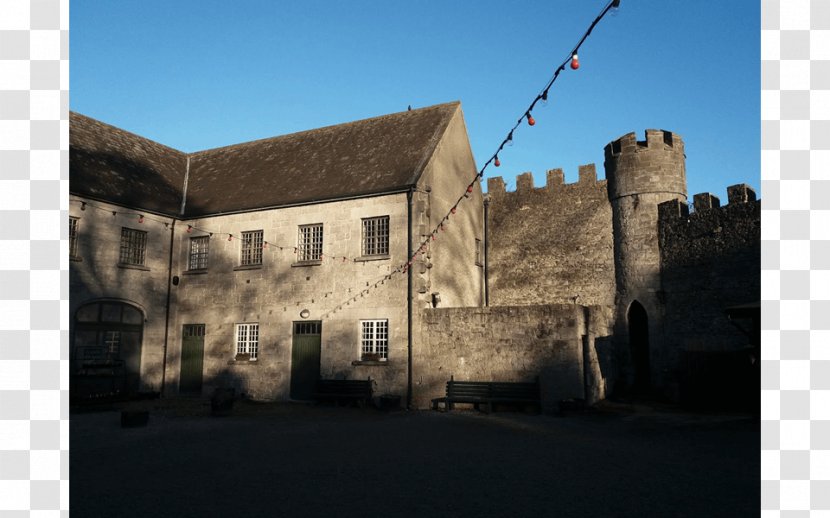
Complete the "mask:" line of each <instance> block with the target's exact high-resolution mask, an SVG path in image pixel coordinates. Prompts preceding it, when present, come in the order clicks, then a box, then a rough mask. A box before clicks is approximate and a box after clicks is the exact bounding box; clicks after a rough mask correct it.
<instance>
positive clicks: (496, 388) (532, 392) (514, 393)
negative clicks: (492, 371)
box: [491, 382, 539, 399]
mask: <svg viewBox="0 0 830 518" xmlns="http://www.w3.org/2000/svg"><path fill="white" fill-rule="evenodd" d="M491 390H492V392H491V397H493V398H508V399H539V383H502V382H493V383H492V384H491Z"/></svg>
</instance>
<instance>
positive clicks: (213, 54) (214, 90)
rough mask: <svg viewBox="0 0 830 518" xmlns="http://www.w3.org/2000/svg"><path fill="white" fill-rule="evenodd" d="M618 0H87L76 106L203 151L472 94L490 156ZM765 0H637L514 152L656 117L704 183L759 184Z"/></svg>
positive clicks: (518, 169)
mask: <svg viewBox="0 0 830 518" xmlns="http://www.w3.org/2000/svg"><path fill="white" fill-rule="evenodd" d="M604 5H605V0H600V1H594V0H547V1H521V2H519V1H502V2H495V1H489V0H480V1H475V2H473V1H461V0H457V1H451V2H438V1H429V2H427V1H417V0H412V1H408V2H403V1H401V2H397V1H386V2H383V1H379V0H378V1H367V0H350V1H348V2H346V1H338V2H336V1H334V0H330V1H322V0H310V1H303V2H287V1H253V0H252V1H239V2H225V1H213V0H200V1H186V0H177V1H173V2H171V1H169V0H167V1H164V2H162V1H156V0H143V1H140V2H139V1H132V0H123V1H117V2H92V1H90V0H73V2H72V6H71V10H70V80H71V83H70V89H71V90H70V92H71V93H70V105H71V109H72V110H74V111H78V112H80V113H83V114H85V115H89V116H91V117H94V118H97V119H99V120H102V121H104V122H107V123H110V124H113V125H115V126H119V127H122V128H124V129H127V130H129V131H133V132H135V133H138V134H140V135H142V136H145V137H147V138H151V139H153V140H156V141H158V142H161V143H163V144H166V145H169V146H171V147H174V148H177V149H180V150H182V151H197V150H200V149H207V148H211V147H217V146H223V145H228V144H234V143H238V142H244V141H248V140H254V139H258V138H265V137H270V136H275V135H282V134H286V133H292V132H296V131H301V130H306V129H311V128H316V127H321V126H327V125H331V124H338V123H341V122H348V121H352V120H357V119H364V118H368V117H374V116H377V115H383V114H386V113H392V112H398V111H403V110H406V108H407V106H408V105H412V106H413V107H414V108H417V107H423V106H428V105H432V104H438V103H443V102H448V101H453V100H460V101H461V103H462V108H463V111H464V116H465V120H466V124H467V130H468V133H469V136H470V143H471V146H472V149H473V155H474V156H475V159H476V162H477V163H478V165H479V167H480V166H482V165H483V164H484V162H485V161H486V160H487V159H488V158H489V157H490V156H492V154H493V152H494V151H495V150H496V148H497V147H498V145H499V144H500V143H501V141H502V139H504V137H505V136H506V134H507V132H508V131H509V129H510V128H511V127H512V126H513V124H514V123H515V122H516V120H517V119H518V118H519V117H520V116H521V115H522V114H523V113H524V111H525V110H526V109H527V107H528V105H529V104H530V102H531V101H532V100H533V99H534V98H535V96H536V95H537V94H538V93H539V92H540V91H541V90H542V88H543V87H544V85H545V84H546V82H547V81H548V80H549V79H550V77H551V76H552V74H553V72H554V70H555V68H556V67H557V66H558V65H559V64H560V63H561V62H562V61H563V60H564V59H565V58H566V57H567V56H568V54H569V52H570V50H571V49H572V48H573V46H574V45H575V44H576V42H577V41H578V40H579V38H580V36H581V35H582V34H583V32H584V31H585V30H586V29H587V27H588V25H589V24H590V23H591V21H592V20H593V19H594V18H595V17H596V16H597V14H599V12H600V11H601V10H602V8H603V7H604ZM759 27H760V5H759V2H758V1H757V0H731V1H726V2H705V3H699V2H688V1H681V0H622V1H621V5H620V9H619V10H618V11H617V12H616V13H615V14H609V15H608V16H606V17H605V18H604V19H603V20H602V21H601V22H600V24H599V25H598V26H597V27H596V28H595V29H594V31H593V33H592V35H591V36H590V37H589V38H588V40H587V41H586V42H585V44H584V45H583V47H582V49H581V51H580V53H579V56H580V62H581V67H580V69H579V70H578V71H571V70H570V69H566V71H565V72H564V73H563V74H562V75H561V76H560V78H559V79H558V80H557V81H556V83H555V85H554V87H553V88H552V89H551V91H550V100H549V102H548V104H547V106H544V107H542V106H537V108H536V109H535V110H534V112H533V115H534V118H535V119H536V125H535V126H533V127H532V128H531V127H529V126H527V125H526V124H522V125H521V126H520V127H519V129H518V130H517V131H516V132H515V133H514V142H515V143H514V145H513V146H512V147H509V148H506V149H505V151H504V152H502V153H501V154H500V159H501V162H502V166H501V167H500V168H497V169H496V168H494V167H492V166H490V167H489V168H488V169H487V172H486V177H490V176H503V177H504V178H505V180H506V181H507V182H508V188H511V189H512V188H513V187H514V186H515V181H514V178H515V175H516V174H519V173H522V172H526V171H531V172H533V174H534V177H535V182H536V185H537V186H541V185H544V181H545V180H544V179H545V172H546V171H547V170H548V169H552V168H556V167H561V168H563V169H564V170H565V176H566V181H568V182H573V181H576V179H577V167H578V165H579V164H586V163H592V162H593V163H596V164H597V170H598V174H599V176H600V177H603V176H604V172H603V168H602V162H603V147H604V146H605V144H607V143H608V142H610V141H611V140H614V139H616V138H617V137H619V136H621V135H623V134H625V133H628V132H631V131H636V132H637V134H638V138H640V139H642V138H644V136H643V135H644V130H645V129H646V128H657V129H667V130H671V131H674V132H676V133H678V134H680V135H681V136H682V137H683V139H684V140H685V142H686V155H687V163H686V169H687V179H688V188H689V193H690V195H691V194H694V193H697V192H704V191H709V192H712V193H714V194H715V195H717V196H719V197H720V198H721V200H722V201H724V202H725V198H726V186H728V185H732V184H735V183H749V184H750V185H752V186H753V187H755V188H756V189H759V188H760V151H759V146H760V123H759V121H760V94H759V92H760V79H759V73H760V66H759V65H760V44H759V41H760V30H759Z"/></svg>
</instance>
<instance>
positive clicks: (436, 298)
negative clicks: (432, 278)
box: [432, 291, 441, 308]
mask: <svg viewBox="0 0 830 518" xmlns="http://www.w3.org/2000/svg"><path fill="white" fill-rule="evenodd" d="M439 302H441V294H440V293H438V292H437V291H436V292H435V293H433V294H432V307H434V308H437V307H438V303H439Z"/></svg>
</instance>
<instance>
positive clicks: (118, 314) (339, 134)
mask: <svg viewBox="0 0 830 518" xmlns="http://www.w3.org/2000/svg"><path fill="white" fill-rule="evenodd" d="M605 157H606V158H605V174H606V178H607V180H597V177H596V171H595V167H594V166H593V165H588V166H582V167H580V171H579V181H578V182H577V183H574V184H565V183H564V176H563V173H562V171H561V170H552V171H550V172H548V181H547V185H546V186H545V187H542V188H534V187H533V180H532V176H531V175H530V174H529V173H526V174H524V175H521V176H519V178H518V179H517V189H516V191H515V192H506V190H505V184H504V182H503V181H502V179H501V178H491V179H490V180H489V182H488V194H487V195H486V196H485V195H483V194H482V192H481V189H480V186H479V183H478V182H477V181H474V179H475V178H476V172H477V170H476V166H475V162H474V159H473V156H472V153H471V150H470V145H469V142H468V139H467V133H466V128H465V125H464V119H463V115H462V112H461V108H460V104H459V103H449V104H443V105H437V106H432V107H428V108H423V109H419V110H412V111H407V112H402V113H396V114H391V115H386V116H383V117H377V118H373V119H367V120H362V121H357V122H352V123H347V124H341V125H337V126H331V127H327V128H320V129H316V130H311V131H306V132H301V133H296V134H292V135H286V136H282V137H275V138H270V139H264V140H258V141H254V142H247V143H243V144H238V145H233V146H228V147H223V148H218V149H211V150H206V151H200V152H196V153H183V152H180V151H177V150H174V149H171V148H168V147H165V146H163V145H160V144H158V143H155V142H152V141H149V140H147V139H145V138H142V137H140V136H137V135H134V134H131V133H128V132H126V131H123V130H120V129H118V128H114V127H112V126H109V125H106V124H103V123H101V122H98V121H95V120H93V119H90V118H88V117H85V116H82V115H79V114H74V113H73V114H71V118H70V192H71V203H70V237H71V259H72V262H71V263H70V265H71V268H70V283H71V290H72V291H71V300H70V306H71V314H70V328H71V329H70V331H71V335H72V337H73V338H72V339H73V347H72V359H73V369H74V370H73V374H74V377H73V379H74V380H75V385H74V387H75V388H76V389H77V391H78V392H77V393H82V392H84V391H93V392H94V391H99V392H100V391H102V390H104V391H106V390H108V389H110V390H111V389H113V387H116V388H117V389H118V390H128V391H129V390H132V391H137V390H141V391H148V390H152V391H162V392H164V393H165V394H186V393H195V394H206V393H209V392H210V391H211V390H212V389H213V388H214V387H218V386H233V387H235V388H237V390H238V391H239V392H242V393H244V394H246V395H247V396H250V397H252V398H256V399H268V400H273V399H283V400H284V399H300V400H302V399H308V397H309V396H310V393H311V390H312V388H313V384H314V380H316V379H317V378H318V377H321V376H322V377H324V378H347V379H366V378H371V379H372V380H373V381H374V385H375V392H376V394H383V393H391V394H399V395H406V399H407V401H408V402H409V403H411V404H413V405H415V406H419V407H423V406H426V405H427V404H428V402H429V400H430V399H431V398H433V397H437V396H439V395H441V394H442V392H443V390H444V385H445V383H446V381H447V380H448V379H449V378H450V376H454V377H455V378H457V379H494V380H496V379H498V380H525V379H533V378H535V377H538V378H539V379H540V382H541V386H542V391H543V400H544V403H545V406H546V407H548V408H551V407H552V406H553V405H554V404H555V402H556V401H558V400H560V399H564V398H584V399H587V400H589V401H596V400H598V399H602V398H604V397H605V396H606V395H607V394H608V393H609V392H611V391H614V390H630V389H634V390H641V391H655V390H656V391H659V392H662V393H664V394H667V395H669V396H671V397H677V394H678V391H679V388H678V387H679V384H680V381H681V380H682V378H683V375H682V374H683V369H684V363H683V362H684V361H686V360H685V358H686V357H685V356H684V352H685V351H690V350H697V351H736V350H741V349H742V348H743V346H745V345H746V343H747V340H746V337H745V336H744V335H742V334H741V332H740V331H739V329H738V328H736V327H735V326H733V325H731V324H730V322H729V321H728V319H726V317H725V314H724V310H725V309H726V308H727V307H729V306H731V305H737V304H743V303H747V302H753V301H757V300H759V299H760V282H759V279H758V278H757V277H758V275H757V272H758V270H759V267H760V225H759V223H760V212H759V208H760V207H759V202H757V201H756V200H755V197H754V193H753V192H752V190H751V189H750V188H748V187H746V186H734V187H731V188H730V192H729V204H728V205H727V206H725V207H720V206H719V202H718V200H717V198H716V197H714V196H712V195H699V196H696V197H695V210H694V212H693V213H692V214H689V213H688V207H687V205H686V181H685V174H686V173H685V155H684V146H683V141H682V139H681V138H680V137H679V136H678V135H676V134H672V133H670V132H667V131H655V130H648V131H647V132H646V140H645V141H637V139H636V137H635V135H634V134H628V135H625V136H623V137H622V138H620V139H618V140H615V141H614V142H612V143H610V144H609V145H608V146H606V148H605ZM422 245H423V246H422ZM96 384H97V385H96ZM101 384H104V385H105V386H101ZM107 384H110V385H107Z"/></svg>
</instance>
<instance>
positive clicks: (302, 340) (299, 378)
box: [291, 322, 322, 400]
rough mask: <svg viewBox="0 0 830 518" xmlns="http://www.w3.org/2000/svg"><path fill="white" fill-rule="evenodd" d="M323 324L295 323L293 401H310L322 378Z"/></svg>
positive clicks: (292, 348) (292, 349) (292, 373)
mask: <svg viewBox="0 0 830 518" xmlns="http://www.w3.org/2000/svg"><path fill="white" fill-rule="evenodd" d="M321 327H322V326H321V322H294V340H293V344H292V347H291V399H299V400H309V399H312V397H313V394H314V385H315V384H316V383H317V378H319V377H320V331H321Z"/></svg>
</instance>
